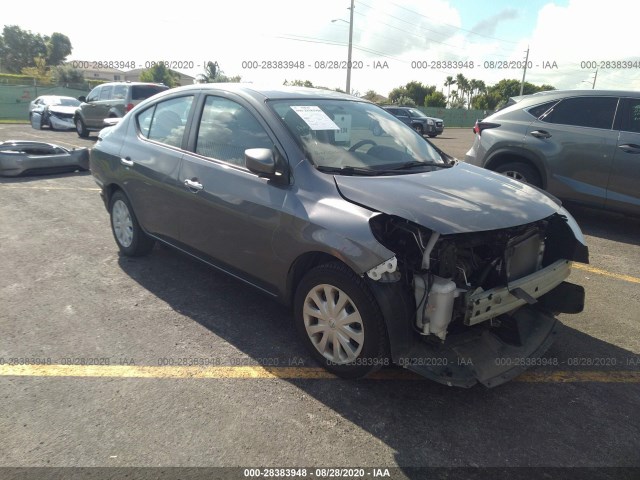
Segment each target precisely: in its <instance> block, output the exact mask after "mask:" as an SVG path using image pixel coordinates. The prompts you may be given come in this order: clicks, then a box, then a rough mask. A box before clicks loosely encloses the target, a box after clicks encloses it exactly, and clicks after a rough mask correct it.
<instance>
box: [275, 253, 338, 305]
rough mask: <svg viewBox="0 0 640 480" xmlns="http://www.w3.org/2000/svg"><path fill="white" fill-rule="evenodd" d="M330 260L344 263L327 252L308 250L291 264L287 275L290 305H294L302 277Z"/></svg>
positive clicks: (287, 300) (287, 295) (287, 296)
mask: <svg viewBox="0 0 640 480" xmlns="http://www.w3.org/2000/svg"><path fill="white" fill-rule="evenodd" d="M330 262H341V263H344V262H342V261H341V260H340V259H339V258H336V257H334V256H333V255H329V254H328V253H325V252H307V253H304V254H302V255H301V256H299V257H298V258H297V259H296V260H295V261H294V262H293V265H291V268H290V269H289V275H288V276H287V291H286V299H285V301H286V303H287V304H288V305H292V303H293V299H294V297H295V293H296V288H297V287H298V284H299V283H300V280H302V277H304V275H305V274H306V273H307V272H308V271H309V270H311V269H312V268H315V267H317V266H319V265H324V264H325V263H330ZM345 265H346V264H345Z"/></svg>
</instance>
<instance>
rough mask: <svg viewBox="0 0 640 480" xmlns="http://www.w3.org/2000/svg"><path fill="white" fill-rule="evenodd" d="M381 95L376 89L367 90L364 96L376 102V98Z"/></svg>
mask: <svg viewBox="0 0 640 480" xmlns="http://www.w3.org/2000/svg"><path fill="white" fill-rule="evenodd" d="M378 97H380V95H378V93H377V92H376V91H375V90H367V91H366V93H365V94H364V95H363V96H362V98H364V99H365V100H369V101H370V102H375V101H376V99H377V98H378Z"/></svg>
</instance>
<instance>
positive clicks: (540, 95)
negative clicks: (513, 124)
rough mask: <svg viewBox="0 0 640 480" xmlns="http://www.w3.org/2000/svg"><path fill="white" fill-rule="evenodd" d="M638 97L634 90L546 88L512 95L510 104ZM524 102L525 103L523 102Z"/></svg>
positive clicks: (522, 104)
mask: <svg viewBox="0 0 640 480" xmlns="http://www.w3.org/2000/svg"><path fill="white" fill-rule="evenodd" d="M584 96H589V97H593V96H596V97H636V98H640V92H634V91H632V90H545V91H544V92H537V93H532V94H530V95H521V96H516V97H511V98H510V99H509V103H508V104H507V105H508V106H511V105H514V104H518V103H520V104H521V106H525V105H535V104H536V103H541V102H545V101H547V100H555V99H561V98H567V97H584ZM522 102H524V103H522Z"/></svg>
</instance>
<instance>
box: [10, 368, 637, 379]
mask: <svg viewBox="0 0 640 480" xmlns="http://www.w3.org/2000/svg"><path fill="white" fill-rule="evenodd" d="M0 376H1V377H9V376H17V377H102V378H105V377H108V378H176V379H195V378H198V379H200V378H208V379H248V378H254V379H274V378H280V379H299V380H308V379H314V380H315V379H336V378H337V377H336V376H335V375H332V374H331V373H329V372H328V371H326V370H324V369H322V368H311V367H261V366H216V367H170V366H166V367H155V366H127V365H101V366H96V365H0ZM369 378H370V379H372V380H420V379H422V377H420V376H418V375H416V374H414V373H412V372H409V371H406V370H382V371H380V372H377V373H375V374H373V375H372V376H370V377H369ZM514 381H517V382H528V383H578V382H596V383H640V372H639V371H620V370H618V371H550V372H525V373H523V374H522V375H520V376H519V377H516V378H515V379H514Z"/></svg>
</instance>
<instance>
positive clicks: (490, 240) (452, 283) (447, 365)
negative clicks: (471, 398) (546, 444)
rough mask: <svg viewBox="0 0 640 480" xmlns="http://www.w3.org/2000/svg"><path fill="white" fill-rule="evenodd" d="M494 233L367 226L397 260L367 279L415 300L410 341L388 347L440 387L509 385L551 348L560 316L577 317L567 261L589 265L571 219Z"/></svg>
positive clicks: (578, 294) (386, 220)
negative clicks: (391, 285) (395, 288)
mask: <svg viewBox="0 0 640 480" xmlns="http://www.w3.org/2000/svg"><path fill="white" fill-rule="evenodd" d="M562 212H563V211H561V212H560V213H555V214H553V215H551V216H550V217H547V218H545V219H542V220H539V221H536V222H533V223H528V224H524V225H520V226H515V227H510V228H504V229H499V230H492V231H481V232H467V233H456V234H449V235H441V234H439V233H438V232H434V231H431V230H429V229H427V228H425V227H422V226H420V225H418V224H416V223H413V222H411V221H408V220H405V219H403V218H400V217H397V216H393V215H387V214H380V215H377V216H375V217H373V218H372V219H371V221H370V224H371V229H372V231H373V233H374V235H375V237H376V238H377V239H378V241H379V242H381V243H382V244H383V245H384V246H385V247H387V248H388V249H390V250H391V251H393V252H394V253H396V257H395V260H394V261H392V262H387V263H386V266H384V265H383V266H379V267H377V268H376V269H372V271H370V272H369V278H370V279H371V280H372V281H375V282H376V283H384V282H387V283H395V284H397V286H399V287H400V288H401V289H402V291H404V292H405V293H406V294H407V296H408V297H410V298H411V303H412V307H413V308H414V310H415V313H414V314H413V315H412V318H411V319H410V322H411V328H412V330H413V334H412V335H411V339H412V340H411V341H410V342H407V344H406V345H403V347H402V348H400V349H398V348H395V349H393V348H392V354H393V360H394V362H395V363H397V364H399V365H402V366H404V367H406V368H408V369H410V370H413V371H415V372H417V373H419V374H421V375H424V376H426V377H428V378H431V379H433V380H436V381H438V382H441V383H444V384H447V385H455V386H462V387H470V386H472V385H474V384H475V383H477V382H480V383H482V384H484V385H485V386H488V387H493V386H496V385H499V384H501V383H504V382H506V381H508V380H510V379H511V378H513V377H515V376H516V375H518V374H520V373H521V372H522V371H524V370H526V369H527V368H529V367H530V366H535V365H541V364H543V362H542V360H544V359H542V358H541V356H542V355H543V354H544V352H545V351H546V350H547V349H548V348H549V346H550V345H551V343H552V342H553V339H554V336H555V334H556V330H557V327H558V321H557V320H556V318H555V315H556V314H558V313H579V312H581V311H582V309H583V306H584V289H583V288H582V287H581V286H578V285H574V284H571V283H569V282H567V281H566V279H567V277H568V276H569V274H570V272H571V262H573V261H578V262H583V263H588V249H587V247H586V246H585V244H584V238H583V237H582V234H581V232H580V230H579V228H578V227H577V225H576V224H575V221H574V220H573V218H571V216H570V215H569V214H563V213H562Z"/></svg>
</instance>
